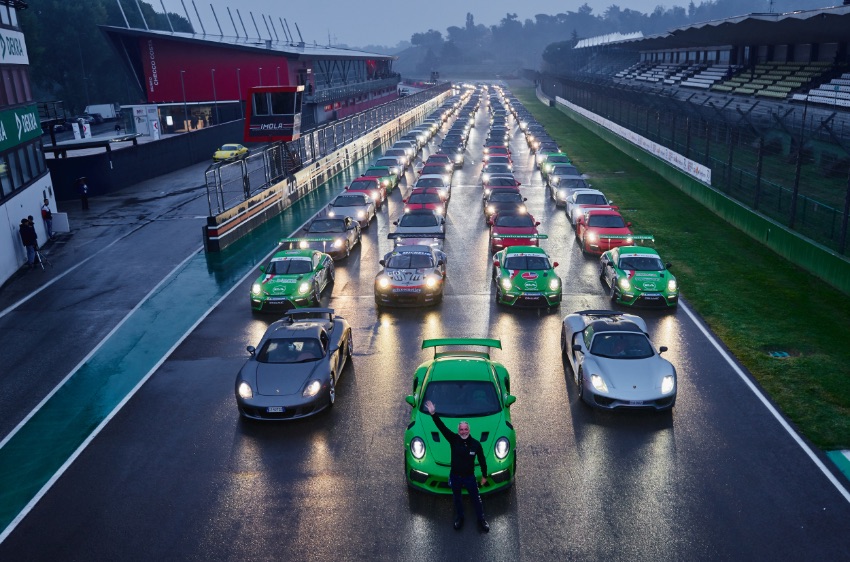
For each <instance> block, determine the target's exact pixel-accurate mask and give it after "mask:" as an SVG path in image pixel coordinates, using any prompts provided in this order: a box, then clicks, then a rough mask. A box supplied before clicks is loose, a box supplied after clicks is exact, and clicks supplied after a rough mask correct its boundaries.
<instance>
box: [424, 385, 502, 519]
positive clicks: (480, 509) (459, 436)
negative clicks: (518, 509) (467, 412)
mask: <svg viewBox="0 0 850 562" xmlns="http://www.w3.org/2000/svg"><path fill="white" fill-rule="evenodd" d="M425 409H426V410H427V411H428V413H429V414H431V418H432V419H433V420H434V424H435V425H436V426H437V429H439V430H440V433H442V434H443V437H445V438H446V441H448V442H449V445H450V446H451V450H452V466H451V469H450V471H449V485H450V486H451V488H452V497H453V498H454V503H455V522H454V527H455V529H458V530H459V529H460V528H461V527H463V499H462V498H463V489H464V488H466V491H467V493H468V494H469V499H471V500H472V506H473V507H474V508H475V515H476V516H477V517H478V526H479V528H480V529H481V530H482V531H484V532H485V533H489V532H490V525H489V524H488V523H487V520H486V519H484V506H483V505H482V504H481V496H480V494H479V493H478V485H479V482H477V481H476V480H475V459H476V457H477V458H478V464H479V465H480V466H481V481H480V485H481V486H483V485H485V484H486V483H487V459H486V458H485V456H484V448H483V447H482V446H481V443H480V442H479V441H478V440H477V439H475V438H473V437H470V435H469V424H468V423H467V422H465V421H462V422H460V423H458V424H457V433H453V432H452V431H451V430H450V429H449V428H448V427H446V424H444V423H443V420H441V419H440V416H438V415H437V408H436V406H434V403H433V402H431V401H430V400H427V401H426V402H425Z"/></svg>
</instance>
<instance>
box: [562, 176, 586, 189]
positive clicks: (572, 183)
mask: <svg viewBox="0 0 850 562" xmlns="http://www.w3.org/2000/svg"><path fill="white" fill-rule="evenodd" d="M560 186H561V187H564V188H566V189H584V188H587V187H588V185H587V182H586V181H584V180H583V179H581V178H570V179H566V180H561V184H560Z"/></svg>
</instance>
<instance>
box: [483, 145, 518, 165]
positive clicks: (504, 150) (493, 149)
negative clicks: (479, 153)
mask: <svg viewBox="0 0 850 562" xmlns="http://www.w3.org/2000/svg"><path fill="white" fill-rule="evenodd" d="M491 156H504V157H506V158H508V160H510V161H511V162H513V159H512V158H511V149H510V148H508V147H507V146H487V147H485V148H484V161H485V162H488V161H489V160H490V157H491Z"/></svg>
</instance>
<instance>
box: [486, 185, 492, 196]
mask: <svg viewBox="0 0 850 562" xmlns="http://www.w3.org/2000/svg"><path fill="white" fill-rule="evenodd" d="M491 191H493V190H492V189H490V188H489V187H488V188H486V189H485V190H484V195H485V196H487V195H490V192H491Z"/></svg>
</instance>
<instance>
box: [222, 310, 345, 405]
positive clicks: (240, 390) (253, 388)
mask: <svg viewBox="0 0 850 562" xmlns="http://www.w3.org/2000/svg"><path fill="white" fill-rule="evenodd" d="M248 353H250V354H251V357H249V358H248V361H246V362H245V365H243V366H242V369H241V370H240V371H239V375H238V376H237V377H236V405H237V406H238V407H239V413H240V414H241V415H242V416H243V417H246V418H251V419H256V420H291V419H296V418H303V417H306V416H311V415H313V414H316V413H318V412H320V411H322V410H324V409H326V408H330V407H331V406H333V405H334V402H335V401H336V384H337V381H338V380H339V377H340V375H341V374H342V371H343V369H344V368H345V366H346V365H347V364H348V362H349V361H350V360H351V353H352V340H351V327H350V326H349V325H348V321H346V320H345V318H342V317H341V316H337V315H336V314H334V311H333V310H332V309H330V308H300V309H297V310H290V311H289V312H287V313H286V315H285V316H284V317H283V318H282V319H281V320H278V321H277V322H274V323H273V324H271V325H270V326H269V327H268V329H267V330H266V333H265V334H263V338H262V339H261V340H260V343H259V344H258V345H257V347H256V348H255V347H254V346H252V345H249V346H248Z"/></svg>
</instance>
